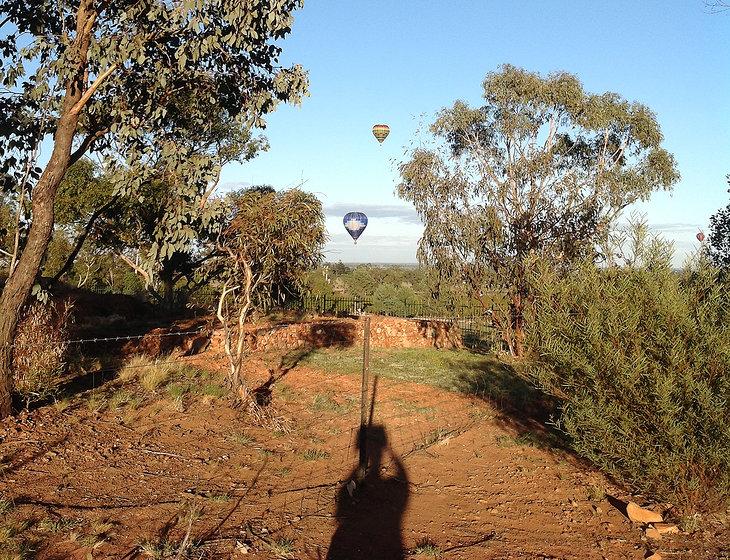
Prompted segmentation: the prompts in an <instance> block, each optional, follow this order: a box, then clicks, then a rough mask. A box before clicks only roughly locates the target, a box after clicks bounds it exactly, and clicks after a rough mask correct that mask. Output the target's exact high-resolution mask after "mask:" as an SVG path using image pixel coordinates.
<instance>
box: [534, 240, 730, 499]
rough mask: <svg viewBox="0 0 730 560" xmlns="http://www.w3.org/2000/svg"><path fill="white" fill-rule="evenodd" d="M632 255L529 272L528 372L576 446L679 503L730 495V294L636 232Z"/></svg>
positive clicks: (710, 275) (708, 272) (642, 487)
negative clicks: (604, 264) (676, 265)
mask: <svg viewBox="0 0 730 560" xmlns="http://www.w3.org/2000/svg"><path fill="white" fill-rule="evenodd" d="M634 238H635V239H637V240H638V242H639V243H640V245H637V246H635V247H634V250H633V255H634V257H635V258H633V259H632V262H631V264H628V265H625V266H621V267H619V266H609V267H608V268H598V267H596V266H594V265H593V264H591V263H583V264H577V265H575V266H574V267H572V268H571V269H570V270H569V271H567V273H566V274H565V275H560V274H558V273H557V272H556V271H555V270H554V269H553V268H551V267H550V266H547V265H545V263H542V265H541V266H540V267H539V272H538V273H536V274H535V277H534V279H533V280H534V287H535V293H536V300H535V316H534V320H533V322H532V328H531V335H530V343H531V347H532V350H533V352H534V357H535V359H536V360H537V365H535V367H534V368H533V370H532V375H533V376H534V379H535V381H536V382H537V383H538V384H539V386H540V387H542V388H543V389H544V390H545V391H546V392H548V393H550V394H551V395H554V396H555V397H557V398H558V399H559V400H560V402H561V404H560V407H559V418H558V425H559V427H560V428H562V429H563V430H564V431H565V432H566V433H567V434H568V435H569V436H570V438H571V439H572V445H573V447H574V448H575V449H576V451H577V452H578V453H580V454H581V455H583V456H584V457H587V458H588V459H590V460H591V461H592V462H593V463H595V464H596V465H598V466H599V467H601V468H602V469H604V470H605V471H606V472H608V473H609V474H611V475H612V476H614V477H616V478H618V479H620V480H623V481H626V482H628V483H629V484H630V485H631V486H633V487H634V488H635V489H637V490H639V491H641V492H644V493H646V494H648V495H651V496H653V497H656V498H660V499H666V500H670V501H672V503H674V504H677V505H678V506H679V507H682V508H686V509H692V508H713V507H715V506H718V505H721V504H722V503H723V502H727V501H728V499H730V402H729V401H728V398H727V397H728V395H729V394H730V293H728V288H727V286H725V285H723V284H722V283H720V282H718V281H717V271H716V270H715V269H713V268H712V267H710V266H709V265H708V264H707V263H706V262H704V261H703V259H702V258H700V259H699V260H698V261H697V262H695V263H693V264H692V265H691V266H688V268H686V269H685V270H684V271H683V272H682V273H681V274H678V273H676V272H675V271H673V270H672V267H671V251H670V250H668V248H667V247H666V245H665V244H663V243H661V242H659V241H656V240H653V241H652V240H649V241H646V240H644V236H642V235H635V236H634Z"/></svg>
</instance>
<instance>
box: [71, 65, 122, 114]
mask: <svg viewBox="0 0 730 560" xmlns="http://www.w3.org/2000/svg"><path fill="white" fill-rule="evenodd" d="M117 68H119V63H118V62H115V63H114V64H112V65H111V66H110V67H109V68H107V69H106V70H104V72H102V73H101V74H99V75H98V76H97V77H96V80H94V83H93V84H91V85H90V86H89V88H88V89H87V90H86V91H85V92H84V94H83V95H82V96H81V99H79V100H78V102H77V103H76V105H74V106H73V107H72V108H71V114H73V115H78V114H79V113H80V112H81V110H82V109H83V108H84V107H85V106H86V104H87V103H88V102H89V99H91V96H92V95H94V92H95V91H96V90H97V89H99V86H101V84H102V83H103V82H104V80H106V79H107V78H108V77H109V76H111V75H112V73H114V71H115V70H116V69H117Z"/></svg>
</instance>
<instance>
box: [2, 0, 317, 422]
mask: <svg viewBox="0 0 730 560" xmlns="http://www.w3.org/2000/svg"><path fill="white" fill-rule="evenodd" d="M301 4H302V2H301V0H206V1H204V2H203V1H200V0H142V1H140V0H114V1H113V2H111V1H109V0H73V1H72V0H33V1H32V2H18V1H17V0H0V56H2V69H1V70H0V85H1V86H2V89H0V109H1V110H0V173H2V175H3V177H4V179H5V180H6V181H8V180H9V181H15V182H16V183H19V182H20V181H21V178H22V177H24V176H27V175H30V181H29V190H30V193H31V201H32V202H31V212H32V224H31V227H30V230H29V231H28V235H27V238H26V242H25V245H24V247H23V251H22V254H20V257H19V260H18V262H17V266H15V267H14V269H13V270H12V273H11V274H10V276H9V277H8V279H7V281H6V283H5V286H4V288H3V291H2V295H1V296H0V418H1V417H4V416H7V415H8V414H10V413H11V408H12V405H11V391H12V363H11V343H12V340H13V333H14V331H15V327H16V325H17V321H18V316H19V313H20V310H21V308H22V307H23V305H24V304H25V302H26V300H27V299H28V296H29V295H30V292H31V290H32V287H33V285H34V283H35V282H36V279H37V275H38V272H39V267H40V265H41V261H42V259H43V255H44V254H45V252H46V249H47V246H48V243H49V240H50V238H51V234H52V231H53V225H54V199H55V197H56V193H57V190H58V186H59V184H60V182H61V180H62V179H63V177H64V174H65V172H66V170H67V169H68V167H69V166H70V165H71V164H73V163H74V162H75V161H78V160H79V159H80V158H81V157H82V156H84V155H85V154H89V153H92V152H94V153H96V154H98V155H99V156H100V157H101V158H102V159H103V161H104V168H105V170H106V171H107V172H108V173H109V174H110V175H111V176H112V177H113V178H114V177H115V178H116V179H115V193H116V194H120V195H124V196H135V193H136V191H137V189H138V188H139V186H140V185H142V184H144V183H145V182H146V181H147V180H148V179H149V177H148V175H149V173H150V172H149V171H147V170H149V169H150V167H151V166H150V165H148V163H149V160H150V159H151V158H155V160H156V166H155V167H156V168H158V167H159V165H160V161H159V159H158V157H159V158H162V159H163V160H164V165H165V167H166V168H168V169H169V170H170V172H171V173H175V175H176V176H179V177H181V178H184V180H181V181H180V183H179V184H180V188H181V189H187V188H189V189H190V192H191V193H201V192H202V193H203V194H197V195H196V194H192V195H191V196H189V197H188V198H189V199H190V200H191V205H192V206H195V205H196V204H198V203H202V204H203V205H204V204H205V200H204V197H205V196H206V194H207V190H205V189H200V184H201V183H205V184H211V185H214V184H215V182H216V177H217V175H218V173H219V171H220V162H219V161H218V159H217V157H216V154H214V153H206V152H203V153H200V152H196V151H195V150H194V149H193V148H192V147H191V146H190V143H189V142H188V141H187V140H188V139H189V137H190V136H191V135H194V134H196V133H199V132H201V131H205V130H206V129H207V128H208V127H210V126H211V124H210V119H209V118H208V117H209V115H211V114H217V113H220V112H221V111H223V112H224V113H225V114H227V115H228V117H229V118H230V119H231V120H235V121H237V122H240V123H241V124H243V125H245V126H247V127H263V126H264V125H265V122H264V116H265V115H266V114H267V113H269V112H271V111H273V110H274V109H275V107H276V105H277V103H279V102H294V103H298V102H299V101H300V99H301V97H302V96H303V95H305V94H306V91H307V76H306V73H305V72H304V70H303V69H302V68H301V67H299V66H298V65H295V66H291V67H287V68H285V67H281V66H280V64H279V56H280V53H281V48H280V47H279V46H277V43H276V41H277V40H280V39H282V38H284V37H285V36H286V35H287V34H288V33H289V32H290V31H291V26H292V23H293V13H294V11H295V10H296V9H297V8H299V7H300V6H301ZM191 99H193V100H194V103H190V100H191ZM47 136H51V137H52V145H53V148H52V152H51V155H50V158H49V160H48V163H47V164H46V165H45V167H44V168H43V169H42V170H41V169H36V168H35V167H34V166H31V165H29V162H32V160H33V158H32V155H33V153H34V147H35V146H37V144H38V140H39V138H43V137H47ZM24 169H26V170H27V169H31V170H32V172H31V173H30V174H28V173H25V175H24V174H23V170H24ZM137 171H138V172H137ZM178 226H179V227H178ZM184 226H185V209H181V211H180V213H178V214H176V215H174V216H170V223H169V224H168V230H169V231H170V232H172V234H171V235H169V236H166V237H164V238H161V239H159V240H158V241H157V243H156V246H155V247H154V248H153V252H152V254H153V256H154V257H155V258H164V257H165V255H167V254H168V252H169V251H171V250H174V248H175V247H177V246H178V245H181V244H184V243H185V242H186V241H187V235H188V232H187V231H186V228H185V227H184Z"/></svg>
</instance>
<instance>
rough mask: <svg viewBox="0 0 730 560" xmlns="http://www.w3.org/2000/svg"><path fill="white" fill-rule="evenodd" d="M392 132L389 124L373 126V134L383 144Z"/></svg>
mask: <svg viewBox="0 0 730 560" xmlns="http://www.w3.org/2000/svg"><path fill="white" fill-rule="evenodd" d="M388 134H390V127H389V126H388V125H387V124H376V125H375V126H373V136H375V138H377V139H378V142H380V143H381V144H382V143H383V140H385V139H386V138H387V137H388Z"/></svg>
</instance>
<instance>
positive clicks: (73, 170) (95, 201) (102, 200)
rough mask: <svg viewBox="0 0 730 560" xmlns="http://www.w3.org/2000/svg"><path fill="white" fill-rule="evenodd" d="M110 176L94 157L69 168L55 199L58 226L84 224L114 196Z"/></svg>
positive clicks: (82, 160)
mask: <svg viewBox="0 0 730 560" xmlns="http://www.w3.org/2000/svg"><path fill="white" fill-rule="evenodd" d="M113 190H114V187H113V186H112V184H111V183H110V181H109V178H108V177H107V176H105V175H103V174H100V173H99V170H98V169H97V166H96V165H95V164H94V162H92V161H91V160H90V159H87V158H82V159H80V160H79V161H77V162H76V163H75V164H73V165H72V166H71V167H69V168H68V171H66V175H64V177H63V181H61V184H60V185H59V187H58V192H57V193H56V199H55V201H54V213H55V215H56V225H60V226H66V227H68V226H76V227H79V226H84V225H85V224H86V222H87V220H88V219H89V216H90V215H91V214H93V213H94V211H95V210H96V209H98V208H100V207H102V206H104V204H106V203H108V202H110V201H111V200H112V197H113V194H112V193H113Z"/></svg>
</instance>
